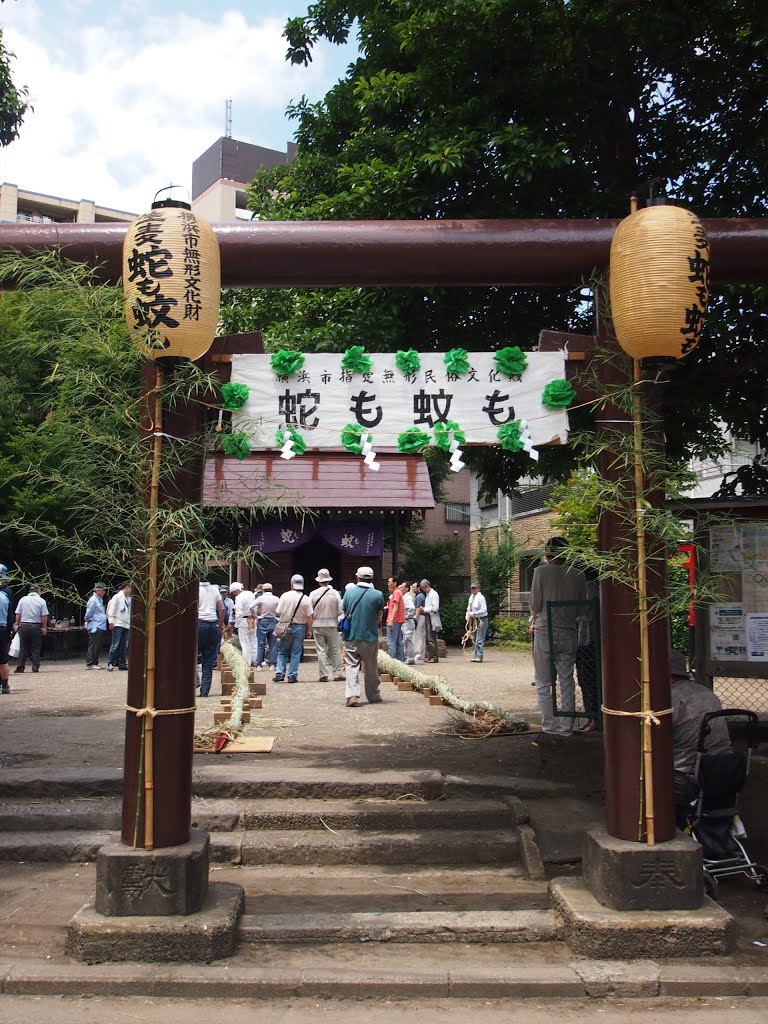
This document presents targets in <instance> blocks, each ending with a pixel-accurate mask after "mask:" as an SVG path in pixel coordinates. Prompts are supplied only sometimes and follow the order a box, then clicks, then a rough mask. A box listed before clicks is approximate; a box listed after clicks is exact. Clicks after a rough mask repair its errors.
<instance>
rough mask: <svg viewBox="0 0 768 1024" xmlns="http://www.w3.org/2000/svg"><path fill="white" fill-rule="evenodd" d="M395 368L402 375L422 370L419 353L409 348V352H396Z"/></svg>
mask: <svg viewBox="0 0 768 1024" xmlns="http://www.w3.org/2000/svg"><path fill="white" fill-rule="evenodd" d="M395 366H396V367H397V368H398V370H399V371H400V373H406V374H408V373H417V372H418V370H420V369H421V359H420V358H419V353H418V352H417V351H416V349H413V348H409V349H408V351H407V352H403V351H402V350H399V351H397V352H395Z"/></svg>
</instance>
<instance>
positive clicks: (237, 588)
mask: <svg viewBox="0 0 768 1024" xmlns="http://www.w3.org/2000/svg"><path fill="white" fill-rule="evenodd" d="M229 593H230V596H231V597H232V598H234V601H235V629H236V630H237V639H238V640H239V641H240V650H241V651H242V654H243V657H244V658H245V663H246V665H254V664H255V663H256V620H255V619H254V618H253V617H252V616H251V608H252V607H253V602H254V601H255V600H256V597H255V595H254V593H253V591H252V590H246V589H245V587H244V586H243V584H242V583H240V582H239V580H235V582H234V583H230V585H229Z"/></svg>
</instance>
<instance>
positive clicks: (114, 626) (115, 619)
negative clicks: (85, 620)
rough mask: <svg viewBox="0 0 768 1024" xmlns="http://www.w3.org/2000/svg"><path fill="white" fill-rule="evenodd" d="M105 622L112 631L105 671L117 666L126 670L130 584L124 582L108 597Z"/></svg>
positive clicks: (129, 619)
mask: <svg viewBox="0 0 768 1024" xmlns="http://www.w3.org/2000/svg"><path fill="white" fill-rule="evenodd" d="M107 622H108V623H109V628H110V630H111V632H112V643H111V645H110V648H109V657H108V658H107V672H112V671H114V669H115V668H119V669H120V670H121V671H122V672H126V671H127V670H128V637H129V635H130V628H131V584H130V583H124V584H123V585H122V587H120V589H119V590H118V592H117V593H116V594H115V595H114V596H113V597H111V598H110V600H109V604H108V605H107Z"/></svg>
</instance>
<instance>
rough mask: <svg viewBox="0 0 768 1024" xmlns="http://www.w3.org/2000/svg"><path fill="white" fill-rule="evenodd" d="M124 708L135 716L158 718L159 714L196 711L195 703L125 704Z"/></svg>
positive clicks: (179, 713)
mask: <svg viewBox="0 0 768 1024" xmlns="http://www.w3.org/2000/svg"><path fill="white" fill-rule="evenodd" d="M125 710H126V711H132V712H133V714H135V715H136V717H137V718H144V717H146V718H158V717H159V716H160V715H192V714H194V713H195V711H197V705H193V706H192V707H191V708H153V707H144V708H132V707H131V705H130V704H126V705H125Z"/></svg>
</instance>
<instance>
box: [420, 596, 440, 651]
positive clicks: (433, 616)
mask: <svg viewBox="0 0 768 1024" xmlns="http://www.w3.org/2000/svg"><path fill="white" fill-rule="evenodd" d="M419 586H420V587H421V591H422V593H423V594H424V609H423V618H424V664H427V663H428V662H433V663H434V664H437V662H438V660H439V659H438V654H437V633H438V631H439V630H440V629H441V628H442V627H441V626H440V595H439V594H438V592H437V591H436V590H435V588H434V587H433V586H432V584H431V583H430V582H429V580H422V581H421V583H420V584H419Z"/></svg>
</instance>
